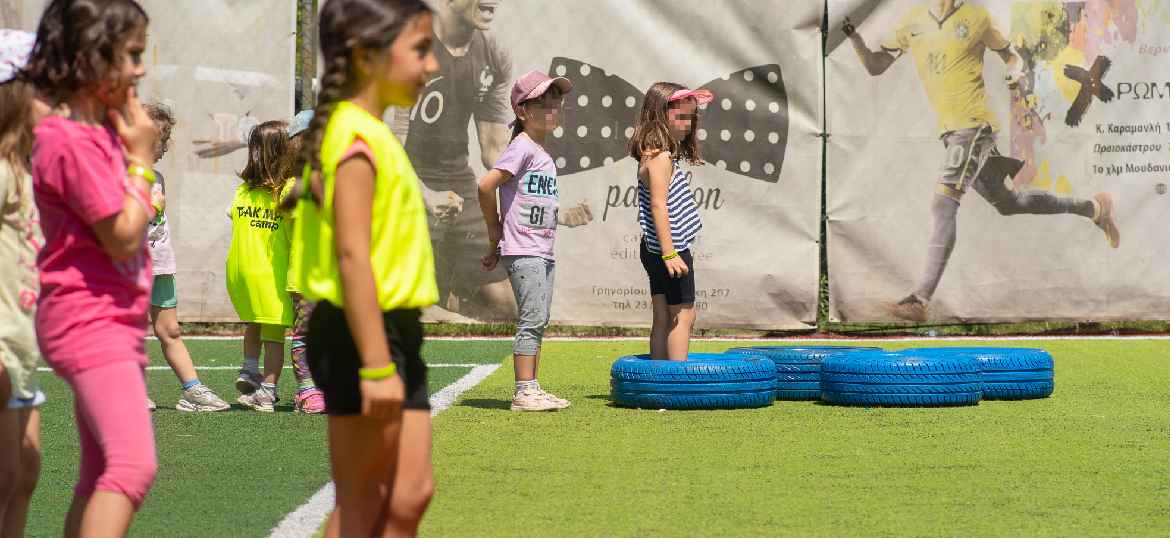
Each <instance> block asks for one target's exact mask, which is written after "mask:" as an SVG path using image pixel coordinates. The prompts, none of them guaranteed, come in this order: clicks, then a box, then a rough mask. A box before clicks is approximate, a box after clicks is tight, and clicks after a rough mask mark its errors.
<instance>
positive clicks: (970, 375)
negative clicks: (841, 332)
mask: <svg viewBox="0 0 1170 538" xmlns="http://www.w3.org/2000/svg"><path fill="white" fill-rule="evenodd" d="M982 380H983V378H982V373H981V371H980V368H979V363H978V361H976V360H975V359H974V358H972V357H970V356H965V355H957V354H956V355H939V354H935V353H929V352H916V351H913V350H907V351H898V352H882V351H863V352H858V353H849V354H836V355H832V356H829V357H827V358H825V360H824V361H822V362H821V400H823V401H825V402H828V403H833V404H840V405H864V406H890V407H937V406H954V405H974V404H977V403H979V400H980V399H982V397H983V390H982V389H983V385H982Z"/></svg>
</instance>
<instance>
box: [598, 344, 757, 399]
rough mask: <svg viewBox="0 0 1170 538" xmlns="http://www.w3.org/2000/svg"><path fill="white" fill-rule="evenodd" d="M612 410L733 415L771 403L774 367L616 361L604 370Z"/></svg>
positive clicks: (707, 357)
mask: <svg viewBox="0 0 1170 538" xmlns="http://www.w3.org/2000/svg"><path fill="white" fill-rule="evenodd" d="M610 378H611V380H610V386H611V397H612V399H613V402H614V404H616V405H619V406H622V407H636V408H640V409H739V408H751V407H767V406H769V405H772V402H775V401H776V365H775V364H774V363H773V362H772V361H771V360H769V359H767V358H765V357H760V356H754V355H723V354H715V353H692V354H690V355H689V356H688V359H687V360H686V361H677V362H675V361H664V360H650V357H649V355H633V356H627V357H622V358H620V359H618V360H617V361H615V362H614V363H613V366H612V367H611V368H610Z"/></svg>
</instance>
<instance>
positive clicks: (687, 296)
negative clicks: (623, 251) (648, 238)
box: [640, 241, 695, 306]
mask: <svg viewBox="0 0 1170 538" xmlns="http://www.w3.org/2000/svg"><path fill="white" fill-rule="evenodd" d="M640 254H641V255H640V257H641V258H642V267H643V268H645V269H646V276H648V277H650V295H651V296H653V295H665V296H666V304H668V305H671V306H674V305H680V304H693V303H694V302H695V264H694V262H693V261H692V260H691V251H690V249H687V250H680V251H678V257H679V258H681V259H682V261H683V262H684V263H686V264H687V268H688V269H690V271H687V274H686V275H685V276H682V277H678V278H671V277H670V272H668V271H667V270H666V262H665V261H663V260H662V255H660V254H655V253H653V252H650V249H648V248H646V242H645V241H642V249H641V253H640Z"/></svg>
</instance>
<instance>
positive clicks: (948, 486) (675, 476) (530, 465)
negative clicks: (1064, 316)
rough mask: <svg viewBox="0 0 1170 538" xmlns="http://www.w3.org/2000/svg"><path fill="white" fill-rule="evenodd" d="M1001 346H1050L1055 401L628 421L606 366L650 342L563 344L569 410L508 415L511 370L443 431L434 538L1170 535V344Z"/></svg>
mask: <svg viewBox="0 0 1170 538" xmlns="http://www.w3.org/2000/svg"><path fill="white" fill-rule="evenodd" d="M849 343H854V342H849ZM949 343H952V344H954V345H960V344H966V345H981V346H982V345H989V344H988V343H987V342H977V343H972V342H965V343H964V342H949ZM999 344H1000V345H1004V346H1026V347H1043V348H1046V349H1048V350H1049V351H1050V352H1051V353H1052V354H1053V356H1054V357H1055V359H1056V392H1055V394H1054V395H1053V396H1052V397H1051V398H1048V399H1044V400H1033V401H1017V402H997V401H986V402H982V403H981V404H979V405H978V406H974V407H962V408H935V409H908V408H857V407H834V406H829V405H823V404H819V403H816V402H778V403H777V404H776V405H774V406H772V407H768V408H764V409H754V410H736V411H666V412H659V411H655V410H633V409H622V408H615V407H612V406H611V405H610V403H609V399H608V384H609V366H610V363H611V362H612V361H613V360H614V359H615V358H616V357H618V356H620V355H623V354H629V353H635V352H641V351H643V349H644V348H645V344H644V343H642V342H629V341H622V342H596V341H589V342H549V343H546V344H545V348H544V350H543V352H542V359H541V373H540V380H541V384H542V385H543V386H544V388H545V389H546V390H549V391H551V392H554V393H556V394H557V395H559V396H562V397H565V398H568V399H570V400H572V402H573V407H571V408H570V409H567V410H564V411H560V412H555V413H540V414H519V413H512V412H510V411H508V409H507V408H508V398H509V397H510V394H511V390H512V386H511V385H512V374H511V368H510V363H509V362H508V361H505V364H504V367H502V368H500V369H499V370H497V371H496V373H494V374H493V375H492V376H490V377H489V378H488V379H486V380H485V381H484V382H483V383H481V384H480V385H478V386H477V387H475V388H474V389H472V390H471V391H469V392H467V393H465V395H464V397H463V398H462V399H461V400H460V401H459V402H457V403H456V404H455V406H454V407H452V408H451V409H449V410H448V411H446V412H444V413H443V414H441V415H440V416H438V417H436V420H435V451H434V463H435V468H436V479H437V483H438V489H437V495H436V497H435V499H434V501H433V503H432V505H431V508H430V511H429V512H428V513H427V517H426V519H425V520H424V523H423V528H422V533H421V534H422V535H424V536H516V535H540V536H748V535H752V536H760V535H765V536H772V535H799V536H808V535H823V536H852V535H864V536H888V535H898V536H902V535H914V536H923V535H931V536H937V535H960V534H961V535H992V536H1007V535H1013V536H1019V535H1023V536H1077V535H1088V536H1098V535H1108V536H1113V535H1140V536H1167V535H1170V504H1168V502H1167V499H1168V498H1170V382H1168V381H1167V380H1168V379H1170V341H1165V340H1161V341H1156V340H1067V341H1066V340H1062V341H1051V340H1046V341H1036V342H1020V341H1005V342H1001V343H999ZM732 345H742V344H733V343H729V342H698V343H696V344H695V345H694V350H695V351H719V350H722V349H724V348H726V347H730V346H732ZM877 345H883V346H884V347H887V348H891V349H896V348H900V347H907V346H910V345H913V344H912V343H905V342H897V343H894V342H890V343H886V344H882V343H878V344H877ZM929 345H937V343H933V342H932V343H930V344H929ZM992 345H995V343H992Z"/></svg>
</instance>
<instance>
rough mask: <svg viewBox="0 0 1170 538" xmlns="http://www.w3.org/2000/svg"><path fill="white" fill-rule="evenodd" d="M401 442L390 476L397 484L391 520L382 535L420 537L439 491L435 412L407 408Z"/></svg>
mask: <svg viewBox="0 0 1170 538" xmlns="http://www.w3.org/2000/svg"><path fill="white" fill-rule="evenodd" d="M399 439H400V440H401V441H400V442H399V444H398V446H399V448H398V469H397V473H396V474H395V475H394V476H392V477H391V478H390V480H392V483H393V484H394V487H393V488H392V489H391V495H390V498H389V499H388V501H389V504H388V506H387V511H388V515H389V518H388V521H387V522H386V523H387V524H386V530H385V532H384V533H382V536H416V535H418V525H419V523H420V522H421V521H422V517H423V513H425V512H426V510H427V506H428V505H430V503H431V497H432V496H433V495H434V493H435V478H434V472H433V470H432V467H431V413H430V412H429V411H425V410H419V409H407V410H406V411H405V412H403V413H402V433H401V434H400V435H399Z"/></svg>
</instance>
